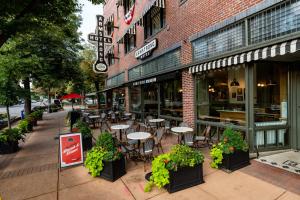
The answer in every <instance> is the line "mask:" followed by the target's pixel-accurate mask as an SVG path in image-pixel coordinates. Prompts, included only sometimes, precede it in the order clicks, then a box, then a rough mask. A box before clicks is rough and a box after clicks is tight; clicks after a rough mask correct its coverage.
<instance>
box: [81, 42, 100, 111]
mask: <svg viewBox="0 0 300 200" xmlns="http://www.w3.org/2000/svg"><path fill="white" fill-rule="evenodd" d="M81 57H82V61H81V63H80V68H81V70H82V72H83V74H84V77H85V80H86V81H85V84H86V85H87V86H90V85H91V84H93V85H94V87H95V91H96V95H97V102H98V109H100V108H101V106H100V100H101V96H100V91H101V89H103V88H104V85H105V75H104V74H96V73H95V72H94V71H93V69H92V66H93V64H94V62H95V60H96V54H95V49H94V48H93V47H92V46H91V45H85V46H84V50H82V51H81ZM89 92H92V91H89Z"/></svg>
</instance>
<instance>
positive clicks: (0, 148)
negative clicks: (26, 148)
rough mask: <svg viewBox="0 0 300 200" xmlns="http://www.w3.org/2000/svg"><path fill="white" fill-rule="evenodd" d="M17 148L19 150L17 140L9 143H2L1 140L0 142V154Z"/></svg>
mask: <svg viewBox="0 0 300 200" xmlns="http://www.w3.org/2000/svg"><path fill="white" fill-rule="evenodd" d="M18 150H19V143H18V141H15V142H9V143H2V142H0V154H9V153H15V152H17V151H18Z"/></svg>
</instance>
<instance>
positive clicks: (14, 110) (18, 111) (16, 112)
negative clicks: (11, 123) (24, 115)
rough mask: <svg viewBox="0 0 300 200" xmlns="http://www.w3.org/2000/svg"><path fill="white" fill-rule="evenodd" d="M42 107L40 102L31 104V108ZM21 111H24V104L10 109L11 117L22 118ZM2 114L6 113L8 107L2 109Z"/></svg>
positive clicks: (0, 110)
mask: <svg viewBox="0 0 300 200" xmlns="http://www.w3.org/2000/svg"><path fill="white" fill-rule="evenodd" d="M36 106H41V103H40V102H37V103H31V107H32V108H34V107H36ZM21 110H24V104H17V105H13V106H10V107H9V112H10V115H11V116H16V117H21ZM0 113H6V107H3V106H1V107H0Z"/></svg>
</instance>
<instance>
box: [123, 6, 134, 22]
mask: <svg viewBox="0 0 300 200" xmlns="http://www.w3.org/2000/svg"><path fill="white" fill-rule="evenodd" d="M134 8H135V4H133V6H132V7H131V8H130V9H129V11H128V13H127V14H126V15H125V16H124V21H125V23H126V24H128V25H129V24H130V23H131V21H132V19H133V15H134Z"/></svg>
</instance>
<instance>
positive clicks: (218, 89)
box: [196, 66, 245, 126]
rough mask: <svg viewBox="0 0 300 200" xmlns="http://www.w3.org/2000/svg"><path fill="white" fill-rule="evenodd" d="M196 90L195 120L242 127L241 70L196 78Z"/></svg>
mask: <svg viewBox="0 0 300 200" xmlns="http://www.w3.org/2000/svg"><path fill="white" fill-rule="evenodd" d="M196 87H197V93H196V97H197V117H198V119H200V120H202V121H213V122H220V123H224V124H227V123H229V124H234V125H237V126H244V125H245V69H244V67H242V66H239V67H235V68H232V69H226V70H222V71H221V70H220V71H211V72H208V73H207V74H204V75H199V76H197V82H196Z"/></svg>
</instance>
